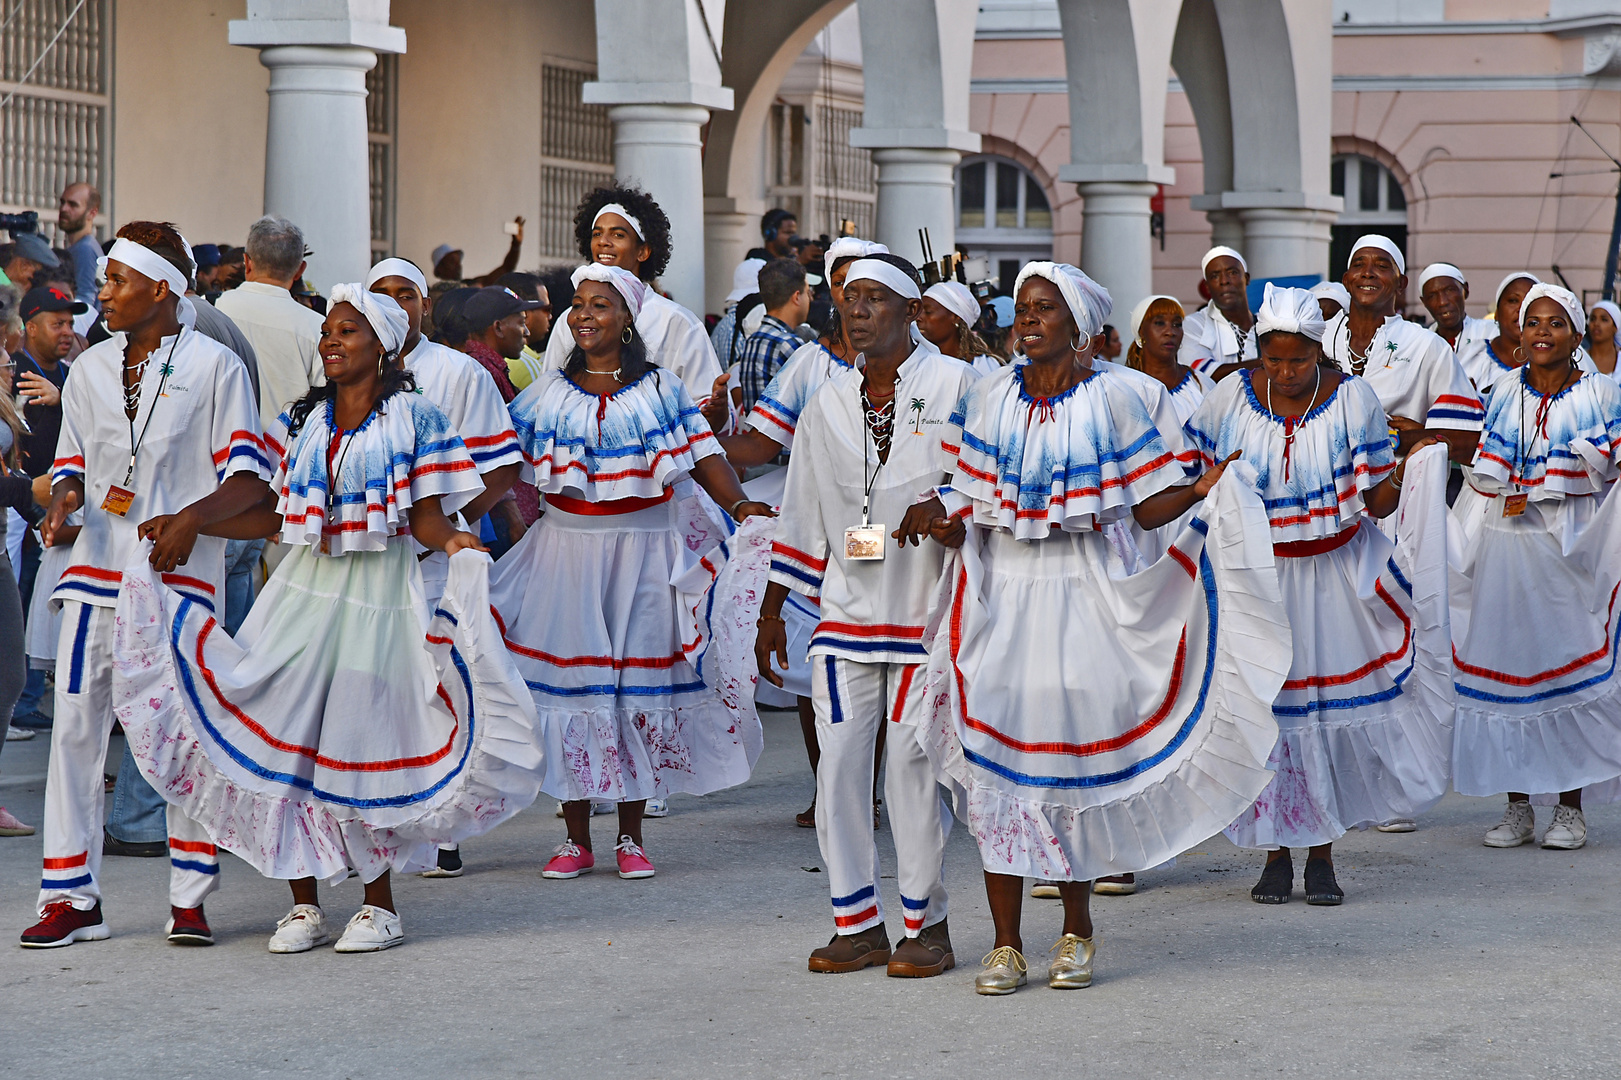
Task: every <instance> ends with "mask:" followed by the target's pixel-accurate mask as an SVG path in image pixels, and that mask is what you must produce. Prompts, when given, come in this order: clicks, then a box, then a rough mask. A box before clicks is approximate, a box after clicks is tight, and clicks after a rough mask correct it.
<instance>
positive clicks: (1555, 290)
mask: <svg viewBox="0 0 1621 1080" xmlns="http://www.w3.org/2000/svg"><path fill="white" fill-rule="evenodd" d="M1544 296H1546V297H1547V298H1548V299H1549V300H1552V301H1553V302H1554V303H1556V304H1558V305H1559V306H1560V307H1562V308H1564V309H1565V314H1566V315H1568V316H1570V325H1571V326H1572V327H1573V328H1574V329H1575V331H1576V336H1577V337H1578V338H1579V337H1581V336H1582V335H1583V334H1585V333H1587V313H1586V312H1584V311H1583V310H1582V302H1581V301H1580V300H1578V299H1576V294H1575V293H1573V292H1571V291H1570V290H1569V289H1562V288H1560V287H1559V286H1558V285H1550V284H1548V283H1547V282H1544V281H1539V282H1537V283H1536V284H1535V285H1533V286H1531V291H1530V292H1528V293H1526V294H1525V299H1524V300H1521V301H1520V329H1521V330H1524V329H1525V313H1526V312H1527V311H1530V310H1531V301H1533V300H1540V299H1542V298H1543V297H1544ZM1612 306H1613V305H1612Z"/></svg>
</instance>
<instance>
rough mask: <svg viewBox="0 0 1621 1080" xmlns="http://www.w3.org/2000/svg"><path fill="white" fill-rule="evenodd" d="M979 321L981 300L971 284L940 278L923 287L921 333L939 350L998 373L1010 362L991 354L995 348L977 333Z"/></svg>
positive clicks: (983, 371)
mask: <svg viewBox="0 0 1621 1080" xmlns="http://www.w3.org/2000/svg"><path fill="white" fill-rule="evenodd" d="M977 322H979V301H978V300H975V299H974V294H973V293H972V292H969V291H968V286H966V285H964V284H962V283H961V282H956V281H937V282H935V283H934V284H933V285H930V286H929V287H928V288H927V289H925V290H923V307H922V309H921V310H920V311H919V312H918V313H917V328H918V332H919V333H921V334H922V335H923V337H924V338H925V339H926V340H927V341H928V342H929V344H931V345H933V346H934V347H935V348H936V349H939V350H940V351H941V352H943V353H945V354H946V355H947V356H954V357H956V358H957V359H958V360H961V361H962V362H963V363H965V364H971V365H972V366H973V368H974V370H975V371H977V372H979V373H980V374H981V375H994V374H996V373H997V371H999V370H1001V368H1002V365H1003V364H1004V363H1006V361H1004V360H1003V359H1002V358H1001V357H999V356H994V355H992V353H991V347H990V346H989V345H987V344H985V342H984V340H983V339H981V338H980V336H979V335H978V334H976V333H975V332H974V324H975V323H977Z"/></svg>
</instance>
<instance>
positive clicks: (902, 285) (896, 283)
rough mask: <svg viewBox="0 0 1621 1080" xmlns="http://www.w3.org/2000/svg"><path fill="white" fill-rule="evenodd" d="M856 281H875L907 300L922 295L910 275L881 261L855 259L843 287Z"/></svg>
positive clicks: (919, 297)
mask: <svg viewBox="0 0 1621 1080" xmlns="http://www.w3.org/2000/svg"><path fill="white" fill-rule="evenodd" d="M858 281H876V282H877V283H878V284H880V285H882V286H884V288H886V289H888V290H889V291H890V292H892V293H894V294H895V295H897V296H904V297H905V298H906V299H908V300H921V299H922V298H923V293H922V292H921V291H919V290H918V287H917V281H916V280H914V279H913V277H912V275H911V274H908V273H907V272H906V271H904V270H902V269H901V268H900V267H898V266H895V265H894V264H892V263H887V262H885V261H884V260H882V259H857V260H856V261H855V262H853V263H851V264H850V272H849V273H848V274H846V275H845V276H844V287H845V288H846V289H848V288H849V287H850V286H852V285H854V284H855V283H856V282H858Z"/></svg>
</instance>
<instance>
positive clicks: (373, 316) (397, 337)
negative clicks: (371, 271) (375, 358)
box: [327, 281, 411, 356]
mask: <svg viewBox="0 0 1621 1080" xmlns="http://www.w3.org/2000/svg"><path fill="white" fill-rule="evenodd" d="M327 299H328V301H329V302H330V303H331V305H332V307H337V306H338V305H339V304H349V305H351V306H352V307H353V308H354V309H355V310H356V311H358V312H360V315H361V317H362V318H364V319H365V320H366V321H367V322H368V323H370V324H371V329H372V333H374V334H376V335H377V340H378V341H381V342H382V343H383V351H384V352H385V353H387V354H388V355H390V356H392V355H393V354H394V353H397V352H399V351H400V346H401V345H404V344H405V338H406V335H407V334H409V333H410V332H411V320H410V319H409V318H407V317H406V314H405V309H404V308H402V307H400V305H399V304H397V303H395V302H394V298H393V297H392V296H388V295H385V294H384V293H375V292H371V291H369V290H368V289H367V288H366V287H365V286H364V285H362V284H360V282H358V281H357V282H354V283H353V284H349V285H334V286H332V295H331V296H330V297H328V298H327Z"/></svg>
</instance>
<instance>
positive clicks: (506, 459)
mask: <svg viewBox="0 0 1621 1080" xmlns="http://www.w3.org/2000/svg"><path fill="white" fill-rule="evenodd" d="M405 367H406V369H407V370H408V371H410V372H411V374H412V375H414V376H416V382H417V393H419V394H421V395H422V396H423V397H425V398H427V399H428V400H429V401H431V402H433V403H434V404H435V405H437V406H439V410H440V411H441V412H443V413H444V414H445V415H446V416H447V417H449V419H450V426H451V427H453V428H455V429H456V434H458V435H460V436H461V437H462V442H464V443H466V444H467V452H468V453H470V454H472V455H473V463H474V464H475V465H477V466H478V471H479V472H480V473H487V472H491V471H493V470H495V469H499V468H500V467H501V466H503V465H516V464H518V463H519V462H521V461H522V460H523V452H522V450H521V449H520V448H519V446H518V436H517V435H516V433H514V432H513V430H512V415H511V414H510V413H508V412H507V403H506V402H505V401H503V400H502V399H501V390H500V388H499V387H498V386H496V385H495V379H494V377H493V376H491V375H490V373H489V372H488V371H486V370H485V368H484V365H483V364H480V363H479V362H478V361H477V360H474V359H473V358H472V357H471V356H468V355H467V354H466V353H464V352H462V351H460V350H459V349H452V348H449V347H447V346H444V345H441V344H439V343H438V342H437V341H429V340H428V339H427V338H419V339H417V343H416V345H414V346H413V347H412V349H411V351H410V352H408V353H406V354H405Z"/></svg>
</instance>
